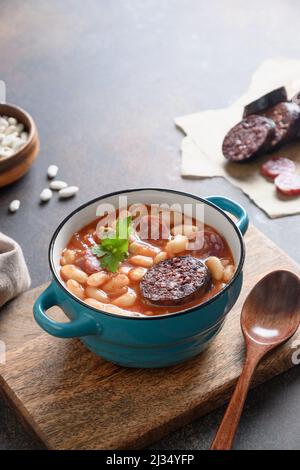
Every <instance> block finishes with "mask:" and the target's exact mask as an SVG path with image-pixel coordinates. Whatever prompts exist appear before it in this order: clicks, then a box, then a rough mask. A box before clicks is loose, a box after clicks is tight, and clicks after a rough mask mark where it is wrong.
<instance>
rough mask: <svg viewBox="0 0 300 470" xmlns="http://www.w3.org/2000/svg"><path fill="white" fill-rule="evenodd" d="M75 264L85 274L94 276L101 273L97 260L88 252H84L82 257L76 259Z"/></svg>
mask: <svg viewBox="0 0 300 470" xmlns="http://www.w3.org/2000/svg"><path fill="white" fill-rule="evenodd" d="M75 264H76V265H77V266H79V267H80V268H81V269H82V270H83V271H84V272H85V273H87V274H94V273H97V272H99V271H101V266H100V263H99V260H98V258H97V257H96V256H94V255H93V254H92V253H91V252H90V250H86V251H84V252H83V253H82V255H81V256H79V257H78V258H77V259H76V261H75Z"/></svg>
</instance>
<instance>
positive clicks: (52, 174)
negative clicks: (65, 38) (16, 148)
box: [21, 132, 58, 179]
mask: <svg viewBox="0 0 300 470" xmlns="http://www.w3.org/2000/svg"><path fill="white" fill-rule="evenodd" d="M24 134H25V132H22V134H21V138H23V135H24ZM57 172H58V166H57V165H50V166H49V167H48V170H47V175H48V178H49V179H52V178H55V176H56V175H57Z"/></svg>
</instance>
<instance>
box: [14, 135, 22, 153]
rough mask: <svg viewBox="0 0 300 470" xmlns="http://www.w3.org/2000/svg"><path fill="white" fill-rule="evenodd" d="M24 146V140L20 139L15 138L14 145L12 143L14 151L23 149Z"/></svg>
mask: <svg viewBox="0 0 300 470" xmlns="http://www.w3.org/2000/svg"><path fill="white" fill-rule="evenodd" d="M23 145H24V140H22V139H20V137H15V139H14V141H13V143H12V148H13V149H14V150H19V149H20V148H21V147H23Z"/></svg>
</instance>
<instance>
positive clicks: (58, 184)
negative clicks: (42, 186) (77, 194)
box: [49, 180, 68, 191]
mask: <svg viewBox="0 0 300 470" xmlns="http://www.w3.org/2000/svg"><path fill="white" fill-rule="evenodd" d="M67 186H68V185H67V183H66V182H65V181H60V180H54V181H51V183H50V184H49V187H50V189H53V190H54V191H60V190H61V189H63V188H66V187H67Z"/></svg>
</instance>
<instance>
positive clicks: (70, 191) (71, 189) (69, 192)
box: [58, 186, 79, 199]
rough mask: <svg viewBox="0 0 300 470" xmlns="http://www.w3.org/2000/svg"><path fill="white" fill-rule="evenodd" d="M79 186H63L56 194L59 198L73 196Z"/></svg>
mask: <svg viewBox="0 0 300 470" xmlns="http://www.w3.org/2000/svg"><path fill="white" fill-rule="evenodd" d="M78 190H79V188H78V187H77V186H68V187H67V188H63V189H61V190H60V191H59V192H58V196H59V197H60V199H67V198H68V197H72V196H75V194H76V193H77V192H78Z"/></svg>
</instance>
